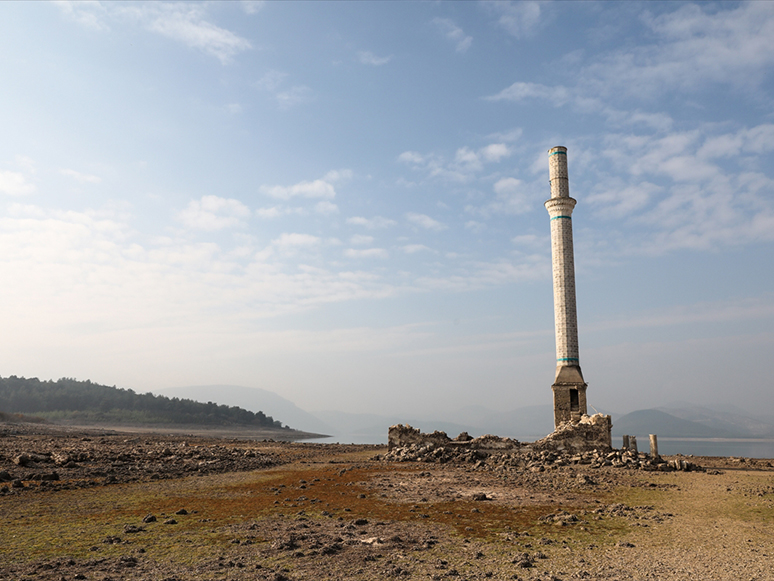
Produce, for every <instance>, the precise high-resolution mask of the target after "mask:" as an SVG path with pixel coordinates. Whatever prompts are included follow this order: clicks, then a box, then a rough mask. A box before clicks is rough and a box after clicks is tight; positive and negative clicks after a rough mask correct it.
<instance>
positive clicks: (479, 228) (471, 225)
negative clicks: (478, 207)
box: [465, 220, 486, 233]
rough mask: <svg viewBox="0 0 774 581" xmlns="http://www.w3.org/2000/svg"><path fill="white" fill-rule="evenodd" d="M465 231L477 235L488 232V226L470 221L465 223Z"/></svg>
mask: <svg viewBox="0 0 774 581" xmlns="http://www.w3.org/2000/svg"><path fill="white" fill-rule="evenodd" d="M465 229H466V230H470V231H471V232H475V233H478V232H483V231H484V230H486V224H483V223H481V222H476V221H475V220H468V221H467V222H465Z"/></svg>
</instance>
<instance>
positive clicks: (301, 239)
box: [271, 233, 322, 252]
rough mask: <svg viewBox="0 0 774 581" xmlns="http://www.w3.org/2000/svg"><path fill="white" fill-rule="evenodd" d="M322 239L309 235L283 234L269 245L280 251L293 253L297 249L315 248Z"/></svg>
mask: <svg viewBox="0 0 774 581" xmlns="http://www.w3.org/2000/svg"><path fill="white" fill-rule="evenodd" d="M321 243H322V239H321V238H320V237H318V236H312V235H311V234H298V233H284V234H281V235H280V236H279V238H276V239H274V240H272V241H271V245H272V246H273V247H275V248H277V249H279V250H280V251H290V252H292V251H294V250H295V249H297V248H316V247H318V246H320V244H321Z"/></svg>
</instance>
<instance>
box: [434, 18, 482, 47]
mask: <svg viewBox="0 0 774 581" xmlns="http://www.w3.org/2000/svg"><path fill="white" fill-rule="evenodd" d="M433 24H435V25H436V26H437V27H438V29H439V30H440V31H441V33H442V34H443V35H444V36H445V37H446V38H448V39H449V40H450V41H452V42H453V43H454V46H455V50H456V51H457V52H461V53H464V52H467V51H468V49H469V48H470V45H471V44H473V37H472V36H468V35H466V34H465V32H464V31H463V30H462V29H461V28H460V27H459V26H457V25H456V24H455V23H454V21H453V20H451V19H450V18H434V19H433Z"/></svg>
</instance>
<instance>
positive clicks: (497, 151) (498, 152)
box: [480, 143, 511, 163]
mask: <svg viewBox="0 0 774 581" xmlns="http://www.w3.org/2000/svg"><path fill="white" fill-rule="evenodd" d="M480 154H481V157H483V158H484V161H489V162H495V163H497V162H499V161H501V160H502V159H503V158H505V157H508V156H510V155H511V150H510V148H509V147H508V146H507V145H505V144H504V143H492V144H491V145H487V146H486V147H484V148H483V149H481V150H480Z"/></svg>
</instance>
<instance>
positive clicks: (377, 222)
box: [347, 216, 397, 230]
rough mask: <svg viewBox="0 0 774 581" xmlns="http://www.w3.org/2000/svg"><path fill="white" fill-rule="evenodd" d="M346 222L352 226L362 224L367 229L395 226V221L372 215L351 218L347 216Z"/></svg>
mask: <svg viewBox="0 0 774 581" xmlns="http://www.w3.org/2000/svg"><path fill="white" fill-rule="evenodd" d="M347 224H352V225H353V226H363V227H364V228H368V229H369V230H377V229H380V228H389V227H390V226H395V225H397V222H396V221H395V220H390V219H389V218H384V217H382V216H374V217H373V218H364V217H363V216H352V217H351V218H347Z"/></svg>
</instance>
